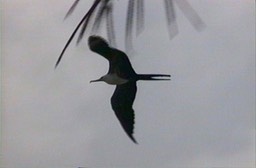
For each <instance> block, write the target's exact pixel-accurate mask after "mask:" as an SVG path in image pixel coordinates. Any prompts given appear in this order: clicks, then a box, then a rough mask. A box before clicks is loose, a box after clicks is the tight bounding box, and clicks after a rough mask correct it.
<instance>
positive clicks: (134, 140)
mask: <svg viewBox="0 0 256 168" xmlns="http://www.w3.org/2000/svg"><path fill="white" fill-rule="evenodd" d="M128 136H129V138H130V139H131V140H132V141H133V142H134V143H135V144H136V145H138V144H139V143H138V142H137V141H136V139H135V138H134V137H133V135H128Z"/></svg>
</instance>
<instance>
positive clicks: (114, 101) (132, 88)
mask: <svg viewBox="0 0 256 168" xmlns="http://www.w3.org/2000/svg"><path fill="white" fill-rule="evenodd" d="M88 45H89V48H90V49H91V50H92V51H93V52H95V53H97V54H99V55H101V56H103V57H104V58H106V59H107V60H108V61H109V70H108V73H107V74H106V75H104V76H102V77H101V78H99V79H97V80H92V81H90V82H99V81H104V82H106V83H108V84H111V85H116V89H115V91H114V94H113V95H112V97H111V106H112V109H113V110H114V112H115V114H116V116H117V118H118V120H119V121H120V123H121V125H122V127H123V129H124V130H125V132H126V133H127V135H128V136H129V137H130V138H131V140H132V141H133V142H134V143H137V141H136V140H135V138H134V137H133V130H134V110H133V107H132V105H133V102H134V99H135V97H136V92H137V86H136V82H137V81H139V80H170V75H166V74H137V73H136V72H135V71H134V69H133V67H132V65H131V63H130V61H129V59H128V57H127V55H126V54H125V53H124V52H122V51H120V50H118V49H115V48H112V47H110V46H109V44H108V43H107V41H106V40H105V39H103V38H102V37H100V36H90V37H89V39H88ZM161 77H165V78H161Z"/></svg>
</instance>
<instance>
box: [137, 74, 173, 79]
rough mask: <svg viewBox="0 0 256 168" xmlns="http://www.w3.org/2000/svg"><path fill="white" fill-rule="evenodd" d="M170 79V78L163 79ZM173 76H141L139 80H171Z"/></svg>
mask: <svg viewBox="0 0 256 168" xmlns="http://www.w3.org/2000/svg"><path fill="white" fill-rule="evenodd" d="M161 77H168V78H161ZM170 77H171V75H166V74H139V75H138V80H170Z"/></svg>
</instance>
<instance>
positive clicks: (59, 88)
mask: <svg viewBox="0 0 256 168" xmlns="http://www.w3.org/2000/svg"><path fill="white" fill-rule="evenodd" d="M92 2H93V0H88V1H81V2H80V4H79V6H78V8H77V9H76V11H75V12H74V13H73V14H72V15H71V16H70V18H68V19H67V20H65V21H63V18H64V16H65V13H66V12H67V10H68V8H69V7H70V5H71V4H72V3H73V0H65V1H64V0H54V1H53V0H51V1H50V0H44V1H43V0H4V1H2V5H1V6H2V12H1V13H2V18H1V21H2V23H1V31H2V33H1V35H2V37H1V40H2V61H1V64H2V92H3V94H2V110H1V111H2V116H1V120H2V122H1V125H2V126H1V127H2V133H1V134H2V136H1V137H2V140H1V142H2V149H1V159H2V167H3V168H60V167H61V168H77V167H88V168H148V167H152V168H155V167H161V168H172V167H188V168H190V167H195V168H197V167H203V168H204V167H221V168H223V167H239V168H240V167H241V168H247V167H253V166H254V163H255V127H254V125H255V120H254V119H255V115H254V112H255V1H254V0H235V1H234V0H188V2H189V3H190V4H191V5H192V6H193V8H194V9H195V10H196V11H197V13H198V14H199V15H200V16H201V18H202V19H203V20H204V22H205V24H206V25H207V27H206V29H205V30H204V31H202V32H197V31H196V30H195V29H194V28H193V27H192V26H191V24H190V23H189V22H188V20H187V19H186V17H184V15H183V13H182V12H181V10H180V9H179V8H178V7H177V6H175V9H176V12H177V22H178V26H179V34H178V36H176V37H175V38H174V39H172V40H169V37H168V33H167V27H166V22H165V21H166V20H165V13H164V10H163V9H164V7H163V1H159V0H157V1H156V0H146V2H145V4H146V6H145V8H146V11H145V16H146V17H145V19H146V20H145V22H146V28H145V30H144V32H143V33H142V34H141V35H140V36H139V37H137V38H135V39H134V50H135V51H134V53H132V54H131V55H130V59H131V62H132V64H133V66H134V69H135V70H136V71H137V72H138V73H166V74H171V75H172V77H171V79H172V80H171V81H168V82H138V92H137V97H136V99H135V102H134V109H135V134H134V136H135V138H136V139H137V141H138V143H139V145H135V144H134V143H132V141H131V140H130V139H129V138H128V137H127V135H126V134H125V133H124V131H123V129H122V128H121V126H120V124H119V122H118V120H117V118H116V116H115V114H114V112H113V111H112V109H111V105H110V97H111V96H112V94H113V91H114V88H115V86H110V85H107V84H105V83H95V84H90V83H89V81H90V80H92V79H96V78H98V77H100V76H102V75H104V74H105V73H106V72H107V70H108V63H107V61H106V60H105V59H103V58H102V57H100V56H99V55H97V54H95V53H92V52H91V51H90V50H89V49H88V46H87V37H88V34H87V36H85V38H84V40H83V41H82V42H81V43H80V45H79V46H77V47H76V46H75V43H72V44H71V45H70V47H69V48H68V50H67V52H66V53H65V55H64V57H63V60H62V62H61V63H60V65H59V67H58V68H57V69H56V70H55V69H54V64H55V62H56V60H57V58H58V55H59V54H60V52H61V50H62V48H63V46H64V44H65V42H66V40H67V39H68V38H69V36H70V34H71V33H72V31H73V29H74V28H75V26H76V24H77V23H78V21H79V20H80V19H81V17H82V16H83V14H84V12H85V11H86V10H87V9H88V8H89V7H90V5H91V4H92ZM115 5H116V6H115V11H114V15H115V27H116V36H117V42H118V47H119V49H121V50H123V49H124V42H123V37H124V29H125V28H124V25H125V24H124V22H125V19H124V16H125V14H126V11H125V10H126V1H124V0H119V1H115ZM101 35H102V36H103V37H105V34H104V31H103V32H102V34H101Z"/></svg>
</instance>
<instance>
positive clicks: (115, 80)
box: [104, 73, 128, 85]
mask: <svg viewBox="0 0 256 168" xmlns="http://www.w3.org/2000/svg"><path fill="white" fill-rule="evenodd" d="M104 81H105V82H106V83H108V84H110V85H122V84H124V83H126V82H128V80H127V79H123V78H120V77H119V76H117V74H115V73H114V74H107V75H105V76H104Z"/></svg>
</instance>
